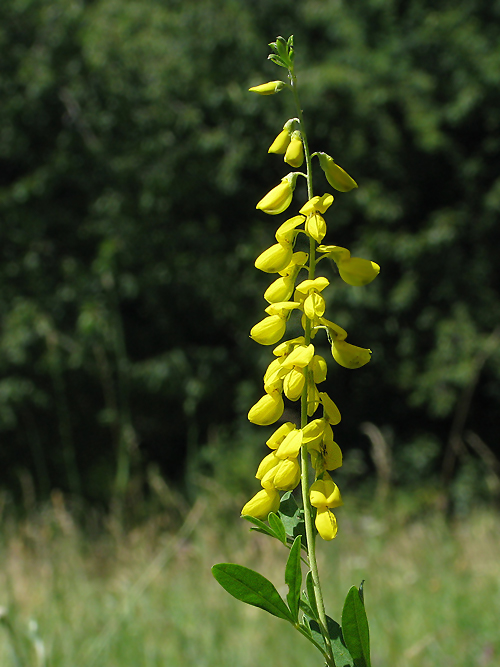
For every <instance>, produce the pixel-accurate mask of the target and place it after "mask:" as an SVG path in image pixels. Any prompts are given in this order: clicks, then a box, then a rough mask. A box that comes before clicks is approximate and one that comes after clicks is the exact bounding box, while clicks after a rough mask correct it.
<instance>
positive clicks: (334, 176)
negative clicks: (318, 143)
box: [318, 153, 358, 192]
mask: <svg viewBox="0 0 500 667" xmlns="http://www.w3.org/2000/svg"><path fill="white" fill-rule="evenodd" d="M318 158H319V163H320V165H321V169H323V171H324V172H325V176H326V180H327V181H328V183H330V185H331V186H332V188H335V190H338V191H339V192H349V190H352V189H353V188H357V187H358V184H357V183H356V181H355V180H354V179H353V178H351V177H350V176H349V174H348V173H347V172H345V171H344V170H343V169H342V167H339V165H338V164H336V163H335V160H334V159H333V158H332V157H330V156H329V155H327V154H326V153H318Z"/></svg>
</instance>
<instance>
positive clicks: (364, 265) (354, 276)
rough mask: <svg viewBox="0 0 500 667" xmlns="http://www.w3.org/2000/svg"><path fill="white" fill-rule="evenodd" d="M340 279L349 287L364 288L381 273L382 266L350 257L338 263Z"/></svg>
mask: <svg viewBox="0 0 500 667" xmlns="http://www.w3.org/2000/svg"><path fill="white" fill-rule="evenodd" d="M337 266H338V269H339V273H340V277H341V278H342V280H343V281H344V282H346V283H347V284H348V285H353V286H354V287H362V286H363V285H368V283H371V281H372V280H375V278H376V277H377V276H378V274H379V273H380V266H379V265H378V264H376V263H375V262H371V261H370V260H368V259H361V258H360V257H350V258H349V259H344V260H340V261H339V262H337Z"/></svg>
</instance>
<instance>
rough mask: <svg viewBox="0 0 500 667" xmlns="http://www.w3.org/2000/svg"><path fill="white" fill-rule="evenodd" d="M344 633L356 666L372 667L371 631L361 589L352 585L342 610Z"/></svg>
mask: <svg viewBox="0 0 500 667" xmlns="http://www.w3.org/2000/svg"><path fill="white" fill-rule="evenodd" d="M342 633H343V635H344V640H345V643H346V646H347V648H348V649H349V652H350V653H351V655H352V657H353V660H354V667H370V666H371V663H370V632H369V629H368V619H367V618H366V612H365V606H364V604H363V603H362V602H361V598H360V595H359V591H358V589H357V588H356V586H352V587H351V588H350V589H349V592H348V593H347V596H346V599H345V602H344V608H343V610H342Z"/></svg>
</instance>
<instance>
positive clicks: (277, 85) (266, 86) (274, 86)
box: [248, 81, 286, 95]
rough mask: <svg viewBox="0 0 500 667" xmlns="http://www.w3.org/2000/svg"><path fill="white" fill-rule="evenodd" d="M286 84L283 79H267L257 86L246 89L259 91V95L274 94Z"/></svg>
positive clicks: (254, 91)
mask: <svg viewBox="0 0 500 667" xmlns="http://www.w3.org/2000/svg"><path fill="white" fill-rule="evenodd" d="M285 86H286V83H285V82H284V81H268V82H267V83H261V84H260V85H259V86H252V87H251V88H249V89H248V90H249V91H250V92H251V93H259V95H274V94H275V93H279V92H280V90H282V89H283V88H284V87H285Z"/></svg>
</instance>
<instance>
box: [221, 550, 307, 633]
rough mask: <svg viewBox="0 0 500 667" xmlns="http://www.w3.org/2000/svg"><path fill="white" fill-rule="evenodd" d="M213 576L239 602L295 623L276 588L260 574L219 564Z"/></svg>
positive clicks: (237, 566) (230, 564) (246, 568)
mask: <svg viewBox="0 0 500 667" xmlns="http://www.w3.org/2000/svg"><path fill="white" fill-rule="evenodd" d="M212 574H213V575H214V577H215V579H216V580H217V581H218V582H219V584H220V585H221V586H222V588H224V589H225V590H226V591H227V592H228V593H229V594H230V595H232V596H233V597H235V598H236V599H237V600H241V602H246V603H247V604H250V605H252V606H253V607H259V608H260V609H264V611H267V612H269V613H270V614H272V615H273V616H277V617H278V618H282V619H283V620H285V621H289V622H290V623H295V620H294V618H293V617H292V615H291V613H290V610H289V609H288V607H287V606H286V604H285V602H284V601H283V599H282V598H281V596H280V594H279V593H278V591H277V590H276V588H275V587H274V586H273V584H272V583H271V582H270V581H269V579H266V578H265V577H263V576H262V575H261V574H259V573H258V572H255V571H254V570H250V569H249V568H248V567H244V566H243V565H237V564H236V563H218V564H217V565H214V566H213V567H212Z"/></svg>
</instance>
